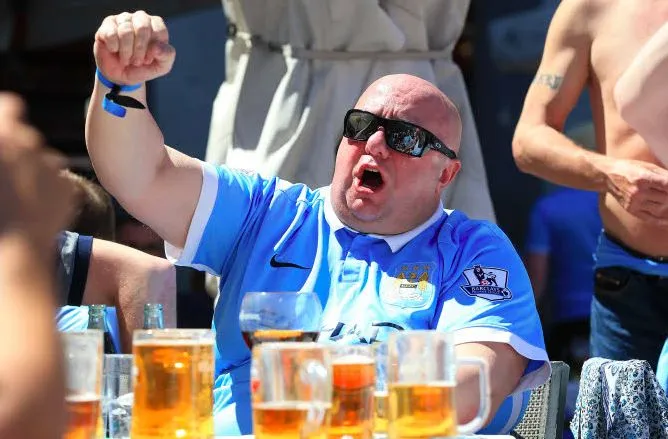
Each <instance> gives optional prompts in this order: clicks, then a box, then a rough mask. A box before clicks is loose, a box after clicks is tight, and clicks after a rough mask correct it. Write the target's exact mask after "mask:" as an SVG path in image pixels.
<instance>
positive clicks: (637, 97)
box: [614, 20, 668, 390]
mask: <svg viewBox="0 0 668 439" xmlns="http://www.w3.org/2000/svg"><path fill="white" fill-rule="evenodd" d="M667 75H668V23H666V22H665V20H664V24H663V25H662V26H661V27H659V29H658V30H657V31H656V32H655V33H654V34H653V35H652V36H651V37H650V38H649V39H648V40H647V42H646V43H645V44H644V45H643V46H642V47H641V48H640V50H638V53H637V54H636V56H635V57H634V58H633V61H631V64H630V65H629V66H628V67H627V68H626V70H624V72H623V73H622V74H621V76H620V77H619V80H618V81H617V84H616V85H615V90H614V92H615V94H614V97H615V103H616V105H617V108H619V113H620V114H621V116H622V118H623V119H624V120H625V121H626V122H628V124H629V125H631V126H632V127H633V128H634V129H635V130H636V131H637V132H638V134H639V135H640V136H642V138H643V140H644V141H646V142H647V145H648V147H649V149H650V150H651V151H652V153H653V154H654V156H655V157H656V158H657V159H658V160H659V161H660V162H661V163H662V164H663V166H664V167H665V166H668V125H666V117H667V116H668V88H666V84H665V82H666V78H667V77H668V76H667ZM663 208H664V209H665V208H666V207H665V205H664V206H663ZM661 294H663V295H664V296H665V295H666V294H668V285H667V284H666V283H665V282H662V283H661ZM664 318H665V313H664ZM665 332H666V335H667V337H666V340H665V342H664V345H663V349H662V351H661V354H660V356H659V362H658V364H657V370H656V375H657V379H658V380H659V383H661V386H662V387H663V388H664V390H668V329H666V330H665Z"/></svg>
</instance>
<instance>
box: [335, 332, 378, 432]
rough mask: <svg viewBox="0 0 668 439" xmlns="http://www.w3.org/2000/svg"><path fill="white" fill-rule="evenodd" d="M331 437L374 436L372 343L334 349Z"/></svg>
mask: <svg viewBox="0 0 668 439" xmlns="http://www.w3.org/2000/svg"><path fill="white" fill-rule="evenodd" d="M331 349H332V371H333V374H334V379H333V382H332V385H333V390H334V393H333V395H332V422H331V426H330V429H329V437H330V438H343V437H346V439H347V438H352V439H370V438H371V436H372V435H373V418H374V411H375V407H374V393H375V391H376V362H375V360H374V353H373V349H372V348H371V346H370V345H368V344H363V345H353V346H343V345H341V346H339V345H334V346H333V347H332V348H331Z"/></svg>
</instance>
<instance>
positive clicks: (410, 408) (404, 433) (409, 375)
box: [388, 331, 490, 439]
mask: <svg viewBox="0 0 668 439" xmlns="http://www.w3.org/2000/svg"><path fill="white" fill-rule="evenodd" d="M460 365H472V366H476V367H478V368H479V369H480V380H479V381H480V407H479V410H478V413H477V415H476V417H475V418H474V419H473V420H472V421H471V422H469V423H467V424H465V425H462V426H458V425H457V413H456V407H455V386H456V373H457V367H458V366H460ZM488 381H489V371H488V366H487V363H486V362H485V361H484V360H482V359H481V358H459V359H455V344H454V341H453V337H452V334H450V333H447V332H438V331H400V332H395V333H392V334H390V337H389V340H388V394H389V417H388V420H389V422H388V436H389V438H390V439H399V438H402V439H407V438H410V439H413V438H420V439H422V438H432V437H449V436H457V435H458V434H471V433H473V432H475V431H477V430H478V429H480V428H481V427H482V426H483V423H484V422H485V419H486V418H487V415H488V414H489V409H490V401H489V392H488V389H489V386H488Z"/></svg>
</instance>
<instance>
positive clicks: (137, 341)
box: [131, 329, 215, 439]
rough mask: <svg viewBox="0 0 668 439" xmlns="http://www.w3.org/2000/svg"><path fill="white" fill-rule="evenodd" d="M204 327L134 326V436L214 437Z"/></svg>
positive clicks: (208, 339) (209, 351) (208, 335)
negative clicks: (151, 327) (143, 327)
mask: <svg viewBox="0 0 668 439" xmlns="http://www.w3.org/2000/svg"><path fill="white" fill-rule="evenodd" d="M214 341H215V335H214V333H213V331H211V330H208V329H150V330H135V332H134V335H133V340H132V344H133V346H132V352H133V354H134V362H135V368H134V374H135V377H134V405H133V407H132V432H131V437H132V439H147V438H159V437H160V438H161V437H174V438H188V439H202V438H206V439H208V438H211V437H213V414H212V412H213V378H214V359H213V345H214Z"/></svg>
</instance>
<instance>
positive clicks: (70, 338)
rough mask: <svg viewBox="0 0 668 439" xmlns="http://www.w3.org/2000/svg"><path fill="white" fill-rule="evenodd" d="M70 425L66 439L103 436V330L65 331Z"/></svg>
mask: <svg viewBox="0 0 668 439" xmlns="http://www.w3.org/2000/svg"><path fill="white" fill-rule="evenodd" d="M61 337H62V341H63V351H64V354H65V373H66V380H65V383H66V393H65V405H66V407H67V428H66V432H65V435H64V436H63V438H64V439H97V438H100V437H103V424H102V415H101V414H100V409H101V393H102V353H103V340H104V339H103V333H102V331H100V330H97V329H89V330H86V331H82V332H63V333H61Z"/></svg>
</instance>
